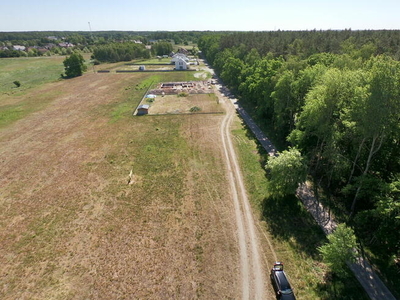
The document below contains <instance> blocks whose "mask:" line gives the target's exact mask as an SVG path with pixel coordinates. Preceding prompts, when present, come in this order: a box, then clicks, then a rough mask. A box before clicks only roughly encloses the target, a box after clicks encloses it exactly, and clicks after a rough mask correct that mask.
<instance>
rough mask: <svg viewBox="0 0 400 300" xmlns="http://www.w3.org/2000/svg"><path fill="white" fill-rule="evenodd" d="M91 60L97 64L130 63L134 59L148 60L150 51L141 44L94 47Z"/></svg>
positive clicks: (112, 44) (114, 44) (113, 44)
mask: <svg viewBox="0 0 400 300" xmlns="http://www.w3.org/2000/svg"><path fill="white" fill-rule="evenodd" d="M92 58H93V59H96V60H98V61H99V62H118V61H130V60H133V59H136V58H150V51H149V50H147V49H146V47H145V46H144V45H143V44H136V43H111V44H108V45H100V46H97V47H95V49H94V51H93V55H92Z"/></svg>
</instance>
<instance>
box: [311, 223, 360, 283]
mask: <svg viewBox="0 0 400 300" xmlns="http://www.w3.org/2000/svg"><path fill="white" fill-rule="evenodd" d="M328 240H329V243H327V244H325V245H323V246H321V247H319V248H318V251H319V252H320V253H321V255H322V258H323V260H324V262H325V263H326V264H327V265H328V266H329V268H330V270H331V271H332V272H333V273H335V274H336V275H338V276H340V277H346V276H347V274H348V273H347V265H346V264H347V263H348V262H354V261H355V258H356V252H355V251H354V250H355V248H356V246H357V243H356V236H355V235H354V231H353V229H352V228H350V227H347V226H346V224H339V225H338V227H337V228H336V230H335V232H333V233H332V234H329V235H328Z"/></svg>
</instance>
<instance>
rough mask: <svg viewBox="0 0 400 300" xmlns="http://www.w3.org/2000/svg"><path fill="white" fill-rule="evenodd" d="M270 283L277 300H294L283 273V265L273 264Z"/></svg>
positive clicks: (279, 263)
mask: <svg viewBox="0 0 400 300" xmlns="http://www.w3.org/2000/svg"><path fill="white" fill-rule="evenodd" d="M270 277H271V282H272V286H273V287H274V290H275V293H276V297H277V299H281V300H295V299H296V297H295V296H294V293H293V289H292V287H291V286H290V283H289V280H288V279H287V277H286V274H285V272H284V271H283V264H282V263H281V262H275V263H274V267H273V268H272V269H271V274H270Z"/></svg>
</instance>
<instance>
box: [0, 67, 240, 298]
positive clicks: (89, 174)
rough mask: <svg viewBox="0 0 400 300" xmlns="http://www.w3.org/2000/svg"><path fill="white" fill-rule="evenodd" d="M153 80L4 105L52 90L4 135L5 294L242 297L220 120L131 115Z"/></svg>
mask: <svg viewBox="0 0 400 300" xmlns="http://www.w3.org/2000/svg"><path fill="white" fill-rule="evenodd" d="M149 76H150V75H148V74H142V73H138V74H93V73H91V74H89V73H88V74H86V75H84V76H82V77H80V78H75V79H70V80H64V81H59V82H55V83H47V84H45V85H43V86H40V87H38V88H34V89H31V90H29V91H26V92H25V93H24V94H22V95H19V96H18V97H15V98H12V97H11V98H10V97H8V98H7V101H8V102H7V105H17V104H18V103H19V102H27V101H28V102H29V101H38V102H40V101H39V100H40V97H42V96H41V95H47V98H46V101H45V102H46V105H43V106H42V107H40V109H38V110H35V111H32V112H30V113H28V114H26V115H24V117H23V118H20V119H19V120H16V121H13V122H12V123H10V124H9V125H4V126H3V127H2V128H1V129H0V264H1V266H2V267H1V269H0V298H1V299H178V298H180V299H183V298H184V299H194V298H202V299H217V298H218V299H220V298H237V296H238V295H237V293H238V289H237V280H238V277H239V270H238V269H237V266H238V263H237V260H238V257H237V256H238V254H237V253H238V250H237V243H236V236H235V223H234V219H233V215H234V214H233V207H232V204H231V201H230V199H229V195H228V193H227V182H226V177H225V169H224V167H223V160H222V152H221V148H220V144H219V142H218V141H219V138H220V137H219V135H218V134H216V132H217V129H216V128H218V124H219V122H220V121H221V118H222V115H178V116H176V115H174V116H159V117H146V118H132V117H131V112H132V110H130V107H132V108H134V107H135V106H136V105H137V102H138V101H139V99H140V98H141V97H142V96H143V91H142V90H139V91H137V90H135V89H134V87H135V86H138V85H139V86H140V83H141V82H143V81H144V80H147V78H148V77H149ZM182 80H184V79H182ZM38 99H39V100H38ZM135 101H136V102H135ZM116 116H117V117H116Z"/></svg>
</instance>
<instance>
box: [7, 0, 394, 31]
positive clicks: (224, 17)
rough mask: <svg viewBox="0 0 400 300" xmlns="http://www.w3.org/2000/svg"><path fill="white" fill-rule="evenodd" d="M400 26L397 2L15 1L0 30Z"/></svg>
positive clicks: (263, 28) (310, 28)
mask: <svg viewBox="0 0 400 300" xmlns="http://www.w3.org/2000/svg"><path fill="white" fill-rule="evenodd" d="M88 22H90V24H91V27H92V30H93V31H97V30H132V31H141V30H148V31H155V30H168V31H178V30H216V31H219V30H254V31H263V30H278V29H281V30H312V29H317V30H318V29H345V28H351V29H353V30H357V29H400V0H374V1H371V0H363V1H361V0H336V1H334V0H330V1H328V0H302V1H300V0H274V1H272V0H250V1H245V0H229V1H228V0H222V1H218V0H197V1H176V0H164V1H160V0H152V1H144V0H141V1H138V0H130V1H129V0H96V1H94V0H63V1H59V0H52V1H50V0H19V1H6V0H5V1H2V4H0V31H37V30H40V31H43V30H70V31H76V30H82V31H88V30H89V25H88Z"/></svg>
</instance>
